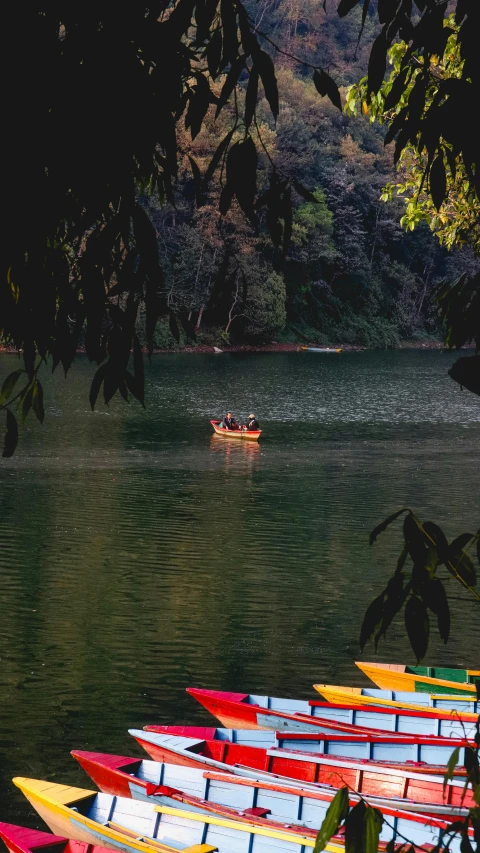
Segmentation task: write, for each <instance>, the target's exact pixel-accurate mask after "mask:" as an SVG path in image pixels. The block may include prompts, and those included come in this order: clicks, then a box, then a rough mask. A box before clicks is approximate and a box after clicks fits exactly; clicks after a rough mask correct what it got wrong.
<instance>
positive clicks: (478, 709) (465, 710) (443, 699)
mask: <svg viewBox="0 0 480 853" xmlns="http://www.w3.org/2000/svg"><path fill="white" fill-rule="evenodd" d="M313 686H314V688H315V690H317V692H318V693H320V694H321V695H322V696H323V698H324V699H326V700H327V702H330V703H331V704H333V705H345V704H348V703H349V702H350V703H352V705H357V706H358V705H370V706H371V707H382V706H383V707H387V708H393V709H396V710H400V709H401V708H406V709H409V710H410V711H417V712H418V711H425V713H427V714H434V715H435V714H437V712H438V711H447V712H456V711H458V712H459V713H460V714H461V715H462V717H465V715H470V719H472V720H476V718H477V716H478V714H479V713H480V702H476V701H475V700H472V698H471V697H470V696H449V695H447V694H444V695H443V696H442V694H439V695H438V696H435V695H430V694H429V693H406V692H404V691H401V690H376V689H375V688H370V687H367V688H365V687H337V686H336V685H333V684H314V685H313ZM452 716H454V714H453V713H452Z"/></svg>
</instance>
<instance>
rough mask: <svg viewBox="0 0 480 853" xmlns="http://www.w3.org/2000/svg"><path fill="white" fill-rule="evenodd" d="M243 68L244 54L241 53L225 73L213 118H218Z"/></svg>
mask: <svg viewBox="0 0 480 853" xmlns="http://www.w3.org/2000/svg"><path fill="white" fill-rule="evenodd" d="M244 68H245V56H244V55H243V54H242V55H241V56H238V57H237V59H236V60H235V61H234V62H233V63H232V67H231V68H230V71H229V72H228V74H227V77H226V79H225V83H224V84H223V86H222V91H221V92H220V98H219V100H218V105H217V110H216V113H215V118H218V116H219V114H220V112H221V110H222V109H223V107H224V106H225V104H226V103H227V101H228V99H229V97H230V95H231V94H232V92H233V90H234V88H235V86H236V85H237V83H238V78H239V77H240V74H241V73H242V71H243V69H244Z"/></svg>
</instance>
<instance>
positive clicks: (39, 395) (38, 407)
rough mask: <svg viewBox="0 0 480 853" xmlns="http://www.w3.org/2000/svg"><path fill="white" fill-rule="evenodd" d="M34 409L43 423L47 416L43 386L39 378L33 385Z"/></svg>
mask: <svg viewBox="0 0 480 853" xmlns="http://www.w3.org/2000/svg"><path fill="white" fill-rule="evenodd" d="M33 411H34V412H35V414H36V416H37V418H38V420H39V421H40V423H41V424H43V420H44V418H45V409H44V407H43V388H42V385H41V383H40V382H39V381H38V379H36V380H35V384H34V386H33Z"/></svg>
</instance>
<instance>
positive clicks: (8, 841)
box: [0, 821, 108, 853]
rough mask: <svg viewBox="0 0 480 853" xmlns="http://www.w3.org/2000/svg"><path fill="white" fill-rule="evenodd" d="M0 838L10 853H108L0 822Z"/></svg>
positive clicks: (99, 848) (38, 831) (95, 847)
mask: <svg viewBox="0 0 480 853" xmlns="http://www.w3.org/2000/svg"><path fill="white" fill-rule="evenodd" d="M0 838H1V840H2V841H3V843H4V844H5V847H6V848H7V850H9V851H10V853H33V851H41V850H42V851H45V853H47V851H48V853H53V851H54V853H108V851H107V849H106V848H105V847H97V845H96V844H95V845H93V846H92V845H89V844H86V843H85V842H81V841H71V840H70V839H69V838H64V837H63V836H61V835H52V833H51V832H40V830H38V829H28V828H27V827H26V826H17V825H16V824H14V823H3V822H2V821H0Z"/></svg>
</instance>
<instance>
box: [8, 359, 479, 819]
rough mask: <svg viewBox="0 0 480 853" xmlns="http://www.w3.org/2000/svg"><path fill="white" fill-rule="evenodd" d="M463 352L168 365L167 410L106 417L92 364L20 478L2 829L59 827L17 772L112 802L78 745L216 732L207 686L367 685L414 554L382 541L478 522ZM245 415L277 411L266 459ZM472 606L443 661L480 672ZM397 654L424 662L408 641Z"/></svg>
mask: <svg viewBox="0 0 480 853" xmlns="http://www.w3.org/2000/svg"><path fill="white" fill-rule="evenodd" d="M453 359H454V356H451V355H447V354H442V353H439V352H402V353H354V354H353V353H352V354H350V353H345V354H342V355H341V356H338V357H337V356H333V355H330V356H325V357H323V358H322V356H315V355H314V354H303V353H302V354H300V353H298V354H297V353H291V354H281V355H278V354H265V355H246V356H244V355H241V356H232V355H223V356H198V355H192V356H189V355H177V356H175V355H172V356H159V357H156V358H154V359H153V363H152V365H151V366H148V367H147V375H148V385H149V388H148V408H147V410H146V412H142V411H141V410H140V408H139V407H138V406H137V405H136V404H133V403H132V404H131V405H130V406H126V405H125V404H124V403H123V402H122V401H114V402H113V403H112V405H111V406H110V407H109V408H108V409H107V408H105V407H104V406H102V405H100V406H99V407H98V411H96V412H95V413H91V412H90V411H89V409H88V399H87V397H88V384H89V379H90V377H91V375H92V372H93V371H92V368H91V366H90V365H88V363H87V362H86V361H84V360H83V359H79V362H78V364H77V365H76V366H75V367H74V368H73V369H72V372H71V374H70V375H69V378H68V382H67V384H65V380H64V379H63V377H62V376H61V375H60V374H55V376H54V377H53V380H50V381H49V382H47V383H46V385H47V387H46V397H47V400H46V403H47V417H46V421H45V424H44V426H43V427H40V426H38V425H37V424H35V423H33V421H32V419H31V418H30V419H29V422H27V425H26V427H25V429H23V430H22V435H21V441H20V446H19V450H18V451H17V455H16V456H15V457H14V458H13V459H12V460H2V461H1V463H0V490H1V491H0V502H1V515H0V537H1V550H0V596H1V620H0V658H1V660H0V691H1V694H0V695H1V706H0V819H2V818H3V819H6V820H18V821H24V822H28V823H30V824H31V825H32V826H34V825H39V824H38V821H37V819H36V818H35V817H34V816H33V815H32V814H31V813H30V812H29V810H28V807H27V805H26V803H25V801H24V800H23V799H22V798H21V797H20V796H19V795H18V796H17V794H16V793H15V792H14V791H13V790H12V786H11V784H10V779H11V777H12V776H13V775H15V774H21V775H31V776H38V777H48V778H55V779H56V780H58V781H63V780H65V781H70V782H73V783H74V784H77V785H88V783H87V780H86V777H84V775H83V774H82V772H81V771H80V770H77V768H76V764H75V763H74V762H73V761H72V760H71V759H70V758H69V756H68V752H69V750H70V749H72V748H74V747H77V748H90V749H95V750H103V751H111V752H119V753H123V754H128V753H129V752H137V751H138V748H137V747H135V746H134V745H133V744H131V743H130V742H129V738H128V735H127V734H126V729H127V728H128V727H131V726H136V727H141V726H143V725H145V724H146V723H147V722H153V721H158V722H164V723H167V722H189V721H191V722H201V721H203V722H207V721H208V720H209V717H208V716H207V714H206V712H205V711H203V710H202V709H201V708H200V706H196V705H195V704H194V703H193V700H191V699H189V698H188V697H187V696H186V694H185V690H184V688H185V687H187V686H188V685H194V684H195V685H203V686H210V687H216V688H219V689H237V690H246V691H252V692H262V691H263V692H265V693H271V694H273V695H287V694H289V695H303V696H309V695H312V691H311V687H310V685H311V684H312V683H313V681H319V680H320V681H329V682H333V681H336V682H337V683H353V682H354V679H355V681H356V683H358V684H360V683H362V678H361V676H360V675H357V674H356V671H355V666H354V663H353V661H354V660H355V657H356V656H358V646H357V637H358V630H359V624H360V621H361V617H362V614H363V611H364V609H365V606H366V605H367V603H368V602H369V601H370V600H371V598H372V597H373V595H374V594H375V593H376V592H377V591H380V587H381V584H382V583H383V582H384V580H385V578H386V577H387V573H388V572H390V571H391V569H392V566H393V565H394V560H395V559H396V556H397V552H398V550H399V543H400V531H399V530H397V531H393V532H392V534H391V535H389V536H387V538H384V539H383V541H382V538H381V539H380V540H379V542H378V543H377V544H376V545H375V547H374V548H373V549H370V548H369V547H368V544H367V534H368V531H369V530H370V529H371V528H372V527H373V526H374V525H375V524H376V523H377V522H378V521H379V520H381V519H382V518H383V517H385V515H387V514H388V513H389V512H391V511H393V510H395V509H396V508H398V507H400V506H402V505H409V506H412V508H415V509H417V510H418V512H419V513H420V514H423V515H424V517H430V518H433V519H435V520H436V521H438V522H440V523H441V524H443V526H444V527H445V529H446V531H447V533H448V534H449V535H450V536H453V535H455V534H456V533H458V532H461V531H464V530H466V529H469V528H471V529H473V528H474V526H475V525H477V526H478V521H479V518H480V499H479V493H480V489H479V476H478V470H479V465H478V455H479V453H478V451H479V439H480V404H479V401H478V400H477V399H476V398H474V397H473V395H471V394H469V393H467V392H463V393H462V392H461V391H460V389H459V388H458V386H456V385H455V384H454V383H453V382H452V381H451V380H450V379H448V377H447V376H446V370H447V368H448V366H449V365H450V364H451V362H452V361H453ZM14 366H16V361H15V359H14V358H13V357H8V356H3V357H1V359H0V373H1V374H2V375H1V376H0V380H2V378H3V374H4V373H5V372H7V370H9V369H14ZM228 407H233V409H234V411H235V413H236V414H237V416H238V417H240V418H243V417H245V416H246V415H247V414H248V412H249V411H250V410H252V409H253V411H255V413H256V414H257V417H258V418H259V420H260V421H261V425H262V427H263V428H264V438H263V440H262V441H261V443H260V444H259V445H255V444H249V443H244V442H241V443H240V442H239V443H238V444H237V443H233V442H227V441H225V440H223V439H221V438H220V439H216V438H215V437H213V436H211V435H210V425H209V424H208V419H209V418H210V417H211V416H214V415H217V414H218V415H220V414H221V413H223V412H224V411H225V410H226V409H227V408H228ZM455 596H456V601H455V602H454V611H455V613H454V621H453V631H452V639H451V642H450V643H449V644H448V645H447V646H446V647H445V646H443V645H440V643H439V641H438V636H437V633H436V631H435V630H432V639H431V645H430V662H434V661H435V662H437V663H444V664H451V665H455V664H466V665H470V666H474V665H478V652H477V650H476V648H475V643H476V640H475V637H477V639H478V621H477V622H475V619H474V612H473V610H474V609H473V607H471V606H469V607H468V608H467V607H466V598H465V596H464V595H463V594H462V592H460V591H456V592H455ZM477 645H478V643H477ZM364 654H366V655H367V659H368V657H370V656H372V655H373V651H372V650H371V649H369V650H368V651H367V652H366V653H364ZM382 658H383V659H385V660H389V661H403V660H411V654H409V652H408V649H407V648H406V646H405V643H404V640H403V629H402V626H401V625H398V626H394V627H393V628H392V630H391V633H390V636H389V639H388V641H387V644H386V645H385V647H384V649H382V651H381V655H380V659H382Z"/></svg>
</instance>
